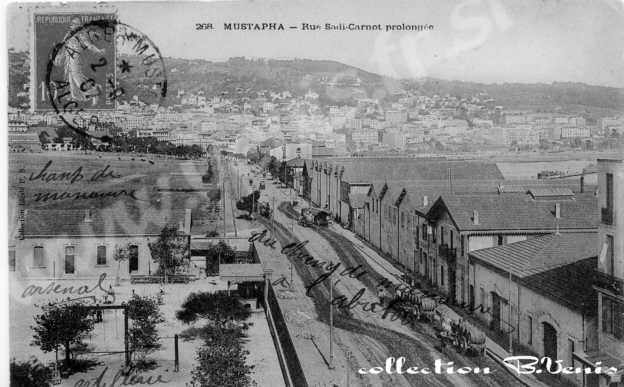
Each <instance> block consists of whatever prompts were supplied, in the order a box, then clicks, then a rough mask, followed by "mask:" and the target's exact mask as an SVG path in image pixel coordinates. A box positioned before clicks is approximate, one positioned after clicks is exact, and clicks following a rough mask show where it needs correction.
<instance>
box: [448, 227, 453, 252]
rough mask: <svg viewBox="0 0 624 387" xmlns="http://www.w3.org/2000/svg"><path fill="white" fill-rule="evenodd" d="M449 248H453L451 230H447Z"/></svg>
mask: <svg viewBox="0 0 624 387" xmlns="http://www.w3.org/2000/svg"><path fill="white" fill-rule="evenodd" d="M449 247H450V248H451V249H452V248H453V230H449Z"/></svg>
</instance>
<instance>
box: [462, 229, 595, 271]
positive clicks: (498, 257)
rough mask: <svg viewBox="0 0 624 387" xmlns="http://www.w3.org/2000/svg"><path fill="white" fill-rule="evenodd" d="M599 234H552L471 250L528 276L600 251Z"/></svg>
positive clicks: (487, 260)
mask: <svg viewBox="0 0 624 387" xmlns="http://www.w3.org/2000/svg"><path fill="white" fill-rule="evenodd" d="M597 238H598V235H597V234H596V233H592V232H586V233H560V234H548V235H543V236H539V237H535V238H530V239H527V240H524V241H520V242H515V243H510V244H508V245H503V246H496V247H490V248H487V249H481V250H475V251H472V252H470V258H471V260H474V259H476V260H478V261H480V262H482V263H485V264H487V265H490V266H493V267H495V268H498V269H500V270H502V271H504V272H506V273H511V274H512V275H513V276H515V277H517V278H525V277H529V276H532V275H535V274H538V273H544V272H548V271H551V270H553V269H555V268H557V267H561V266H565V265H568V264H570V263H574V262H578V261H580V260H583V259H587V258H591V257H595V256H597V255H598V243H597V242H598V239H597Z"/></svg>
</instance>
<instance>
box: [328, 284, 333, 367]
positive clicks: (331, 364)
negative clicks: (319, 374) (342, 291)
mask: <svg viewBox="0 0 624 387" xmlns="http://www.w3.org/2000/svg"><path fill="white" fill-rule="evenodd" d="M333 299H334V282H333V281H332V279H331V278H330V279H329V369H330V370H331V369H334V310H333V309H334V308H333V307H332V300H333Z"/></svg>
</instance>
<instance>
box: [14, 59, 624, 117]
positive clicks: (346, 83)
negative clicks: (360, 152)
mask: <svg viewBox="0 0 624 387" xmlns="http://www.w3.org/2000/svg"><path fill="white" fill-rule="evenodd" d="M27 59H28V54H27V53H24V52H15V51H11V50H10V51H9V63H10V66H9V67H10V69H9V105H10V106H15V107H18V106H22V107H23V106H24V105H25V104H26V105H27V103H28V99H27V97H25V96H23V95H22V96H18V94H19V93H20V92H23V91H24V85H27V84H28V79H29V71H30V70H29V63H28V60H27ZM165 66H166V68H167V80H168V89H169V93H168V96H167V98H166V100H165V103H166V104H168V105H174V104H177V103H179V102H180V100H179V98H178V97H177V91H178V90H184V91H185V92H186V93H199V92H202V93H203V94H204V95H205V96H208V97H212V96H215V95H220V96H223V97H227V98H229V99H232V100H242V99H245V98H250V99H251V98H256V97H258V96H259V93H260V92H267V93H270V92H276V93H278V92H283V91H288V92H290V93H291V94H292V95H294V96H301V95H304V94H305V93H306V92H307V91H308V90H312V91H314V92H316V93H317V94H319V100H320V103H321V105H322V106H327V105H331V104H352V103H353V101H354V99H355V98H367V97H368V98H380V99H391V98H393V97H396V96H398V95H400V93H401V91H405V90H411V91H413V92H414V93H416V94H420V95H428V96H432V95H435V94H438V95H447V94H448V95H452V96H458V97H470V96H473V95H476V94H478V93H486V94H487V95H488V96H489V97H491V98H494V99H495V101H496V104H497V105H502V106H504V107H505V109H542V110H549V111H552V110H562V111H572V112H577V111H578V112H583V111H592V112H594V113H598V114H597V115H599V116H602V115H611V114H614V113H617V112H618V111H621V110H622V108H623V107H624V89H621V88H614V87H604V86H592V85H587V84H583V83H552V84H544V83H537V84H519V83H505V84H482V83H473V82H460V81H448V80H440V79H433V78H423V79H418V80H396V79H390V78H387V77H383V76H381V75H377V74H373V73H370V72H367V71H364V70H361V69H358V68H356V67H353V66H349V65H345V64H342V63H339V62H336V61H330V60H311V59H287V60H286V59H285V60H278V59H246V58H240V57H239V58H230V59H229V60H227V61H224V62H213V61H208V60H203V59H180V58H165ZM140 81H141V78H140V74H138V73H133V74H131V75H130V78H129V79H128V82H126V83H125V84H126V85H128V90H126V94H127V95H128V96H131V95H138V96H139V97H140V98H146V99H147V100H145V101H144V102H147V103H152V102H157V101H156V100H153V101H152V100H149V98H150V97H149V95H150V94H149V93H145V92H144V91H143V90H141V88H140V86H139V85H140V84H141V82H140ZM267 96H268V95H267ZM151 98H156V97H151Z"/></svg>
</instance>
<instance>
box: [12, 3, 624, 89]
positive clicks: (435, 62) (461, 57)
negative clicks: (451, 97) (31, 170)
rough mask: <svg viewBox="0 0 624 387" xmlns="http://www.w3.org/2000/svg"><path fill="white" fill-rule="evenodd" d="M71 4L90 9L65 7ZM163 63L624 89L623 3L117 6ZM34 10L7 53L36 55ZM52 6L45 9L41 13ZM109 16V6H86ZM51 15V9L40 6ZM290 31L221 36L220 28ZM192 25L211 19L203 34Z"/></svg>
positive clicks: (15, 18)
mask: <svg viewBox="0 0 624 387" xmlns="http://www.w3.org/2000/svg"><path fill="white" fill-rule="evenodd" d="M68 4H69V5H68V7H72V6H74V5H75V6H76V7H80V6H82V7H83V9H84V8H85V6H84V3H77V4H74V3H68ZM106 6H114V7H115V8H116V9H117V13H118V16H119V19H120V20H121V21H123V22H124V23H127V24H130V25H132V26H133V27H135V28H136V29H138V30H139V31H142V32H143V33H145V34H146V35H148V36H149V37H150V38H151V39H152V41H154V43H155V44H156V45H157V46H158V47H159V48H160V50H161V53H162V55H163V56H164V57H169V58H180V59H189V60H193V59H203V60H208V61H213V62H220V61H227V60H228V59H229V58H233V57H246V58H250V59H263V58H267V59H278V60H279V59H281V60H292V59H310V60H330V61H336V62H339V63H342V64H345V65H349V66H353V67H356V68H358V69H361V70H363V71H367V72H371V73H374V74H378V75H381V76H388V77H391V78H395V79H409V80H418V79H423V78H434V79H443V80H449V81H459V82H470V83H480V84H505V83H517V84H539V83H541V84H552V83H583V84H587V85H593V86H603V87H614V88H624V49H623V48H622V47H620V46H619V44H620V43H619V42H622V41H624V22H623V21H624V2H619V1H617V0H600V1H593V2H589V3H588V2H585V1H581V0H571V1H567V2H558V1H554V0H553V1H544V0H528V1H523V2H521V3H520V2H514V1H510V0H465V1H462V2H459V3H458V2H454V1H450V0H445V1H439V2H434V1H420V2H413V1H408V0H390V1H387V2H384V3H383V6H380V4H379V3H376V2H373V1H371V0H359V1H355V0H348V1H343V2H340V3H336V4H334V3H332V2H330V1H328V0H321V1H319V2H314V3H313V4H311V3H305V2H301V1H298V0H296V1H289V2H285V1H248V0H244V1H229V2H173V3H167V2H121V3H120V2H112V3H108V4H107V5H106ZM27 7H28V4H23V3H22V4H19V5H18V4H11V5H10V6H9V8H8V25H7V28H8V47H9V48H11V47H13V48H15V49H16V50H18V51H24V50H28V49H29V44H30V43H29V28H30V21H29V17H30V16H29V12H28V9H27ZM44 8H45V7H44ZM87 9H88V10H90V11H95V10H98V11H103V10H102V8H95V7H91V8H87ZM38 11H42V12H44V11H45V9H38ZM228 22H233V23H247V22H249V23H255V22H276V23H283V24H284V25H285V26H286V31H224V30H223V23H228ZM195 23H212V24H213V25H214V26H215V29H214V30H212V31H201V30H196V29H195ZM301 23H311V24H316V23H318V24H324V23H332V24H336V23H358V24H359V23H362V24H364V23H374V24H382V25H384V24H401V23H405V24H431V25H433V26H434V29H433V31H427V32H422V31H421V32H414V31H400V32H397V31H392V32H373V31H302V30H300V29H299V30H288V27H287V26H288V25H301Z"/></svg>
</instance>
